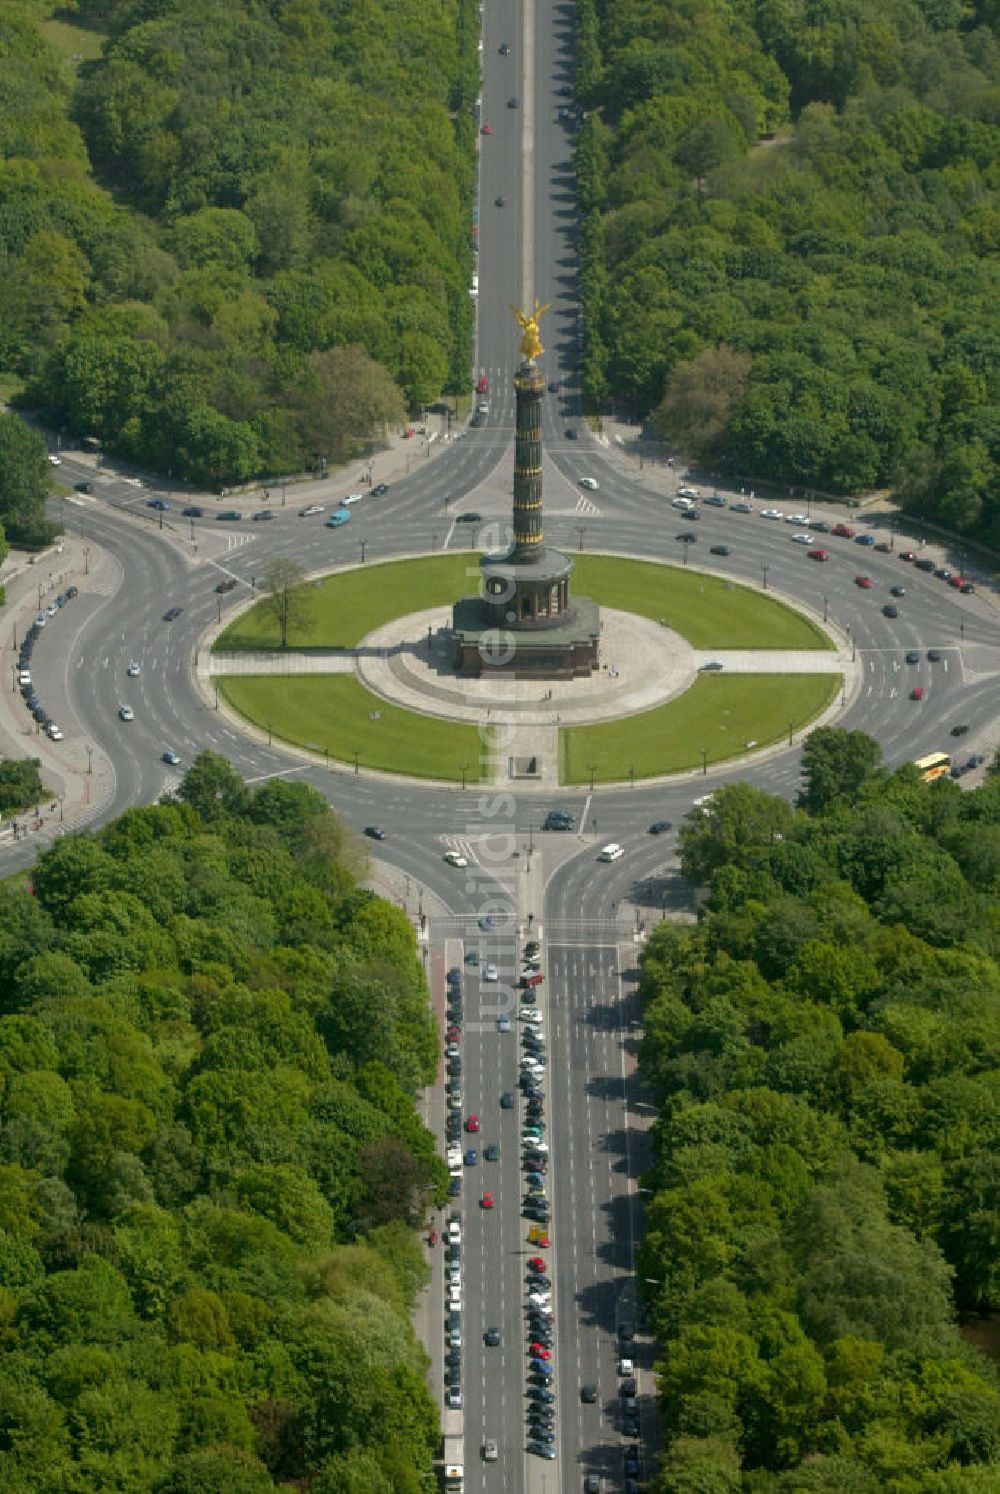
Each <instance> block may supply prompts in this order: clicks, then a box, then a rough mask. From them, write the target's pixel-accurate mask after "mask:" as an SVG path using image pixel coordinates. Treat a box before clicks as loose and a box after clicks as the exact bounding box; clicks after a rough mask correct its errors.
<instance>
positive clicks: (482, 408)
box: [475, 276, 490, 415]
mask: <svg viewBox="0 0 1000 1494" xmlns="http://www.w3.org/2000/svg"><path fill="white" fill-rule="evenodd" d="M475 280H476V288H477V290H478V288H479V277H478V276H476V277H475ZM489 413H490V407H489V402H488V401H487V400H485V399H481V400H480V401H479V403H478V405H477V406H476V414H477V415H488V414H489Z"/></svg>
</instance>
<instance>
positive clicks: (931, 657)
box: [927, 648, 941, 664]
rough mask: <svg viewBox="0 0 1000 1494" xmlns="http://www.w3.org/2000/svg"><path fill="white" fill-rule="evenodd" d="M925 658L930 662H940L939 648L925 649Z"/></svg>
mask: <svg viewBox="0 0 1000 1494" xmlns="http://www.w3.org/2000/svg"><path fill="white" fill-rule="evenodd" d="M927 658H928V661H929V662H930V663H931V664H940V662H941V650H940V649H939V648H929V649H928V650H927Z"/></svg>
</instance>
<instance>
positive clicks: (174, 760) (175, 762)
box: [163, 747, 181, 768]
mask: <svg viewBox="0 0 1000 1494" xmlns="http://www.w3.org/2000/svg"><path fill="white" fill-rule="evenodd" d="M163 761H164V762H165V763H166V764H167V766H168V767H171V768H179V767H180V762H181V760H180V758H179V757H178V756H177V753H176V752H175V751H174V749H173V748H172V747H168V748H167V749H166V751H165V752H164V753H163Z"/></svg>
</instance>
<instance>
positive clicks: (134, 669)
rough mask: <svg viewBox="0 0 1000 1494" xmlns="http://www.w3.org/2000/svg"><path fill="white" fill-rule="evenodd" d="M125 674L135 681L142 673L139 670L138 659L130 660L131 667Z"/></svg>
mask: <svg viewBox="0 0 1000 1494" xmlns="http://www.w3.org/2000/svg"><path fill="white" fill-rule="evenodd" d="M125 673H126V674H127V675H128V677H129V678H130V679H133V680H134V679H135V678H136V677H137V676H138V674H139V673H140V668H139V662H138V660H137V659H130V660H129V666H128V668H127V669H126V671H125Z"/></svg>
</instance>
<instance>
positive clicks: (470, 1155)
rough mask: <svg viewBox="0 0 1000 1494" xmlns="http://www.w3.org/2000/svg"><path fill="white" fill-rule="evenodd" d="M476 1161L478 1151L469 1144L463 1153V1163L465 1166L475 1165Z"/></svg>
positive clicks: (477, 1159)
mask: <svg viewBox="0 0 1000 1494" xmlns="http://www.w3.org/2000/svg"><path fill="white" fill-rule="evenodd" d="M478 1161H479V1153H478V1152H477V1151H476V1148H475V1147H474V1146H470V1147H469V1149H468V1151H467V1152H466V1154H465V1165H466V1167H475V1166H476V1163H477V1162H478Z"/></svg>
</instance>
